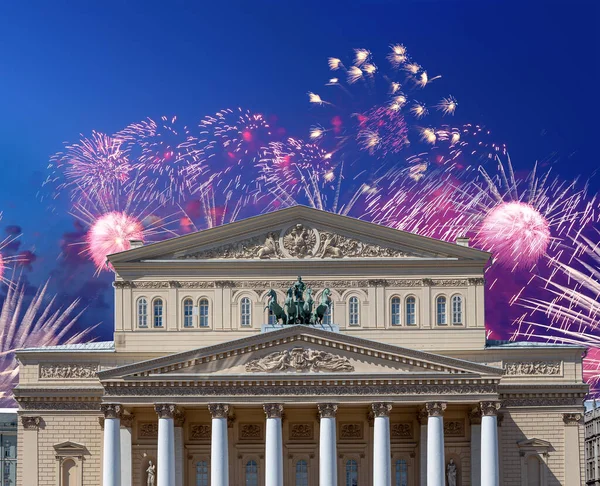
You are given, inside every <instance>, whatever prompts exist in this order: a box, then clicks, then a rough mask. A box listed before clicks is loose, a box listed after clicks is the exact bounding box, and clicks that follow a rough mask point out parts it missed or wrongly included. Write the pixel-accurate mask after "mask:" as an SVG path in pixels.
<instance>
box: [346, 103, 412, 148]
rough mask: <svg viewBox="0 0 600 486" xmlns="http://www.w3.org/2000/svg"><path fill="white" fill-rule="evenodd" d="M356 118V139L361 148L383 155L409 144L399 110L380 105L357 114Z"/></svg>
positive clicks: (406, 128)
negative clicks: (357, 127)
mask: <svg viewBox="0 0 600 486" xmlns="http://www.w3.org/2000/svg"><path fill="white" fill-rule="evenodd" d="M357 119H358V123H359V129H358V134H357V140H358V142H359V146H360V147H361V149H363V150H368V151H369V152H370V153H371V154H374V155H379V156H385V155H387V154H397V153H398V152H401V151H402V150H403V149H404V148H405V147H406V146H408V145H409V141H408V125H407V123H406V121H405V119H404V115H403V114H402V113H400V111H399V110H393V109H391V108H389V107H388V106H380V107H377V108H372V109H370V110H368V111H367V112H366V113H364V114H361V115H357Z"/></svg>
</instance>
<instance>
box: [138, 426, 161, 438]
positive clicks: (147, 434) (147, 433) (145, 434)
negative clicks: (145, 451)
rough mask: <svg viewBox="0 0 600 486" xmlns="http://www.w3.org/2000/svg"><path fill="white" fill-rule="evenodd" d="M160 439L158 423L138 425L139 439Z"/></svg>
mask: <svg viewBox="0 0 600 486" xmlns="http://www.w3.org/2000/svg"><path fill="white" fill-rule="evenodd" d="M157 437H158V422H140V423H139V424H138V438H139V439H156V438H157Z"/></svg>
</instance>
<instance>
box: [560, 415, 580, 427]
mask: <svg viewBox="0 0 600 486" xmlns="http://www.w3.org/2000/svg"><path fill="white" fill-rule="evenodd" d="M582 419H583V414H582V413H563V422H564V423H565V425H580V424H581V420H582Z"/></svg>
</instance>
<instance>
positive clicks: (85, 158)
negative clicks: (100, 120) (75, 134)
mask: <svg viewBox="0 0 600 486" xmlns="http://www.w3.org/2000/svg"><path fill="white" fill-rule="evenodd" d="M49 168H50V170H51V171H52V173H51V175H50V176H49V178H48V179H47V180H46V182H45V184H49V185H54V186H55V187H56V189H57V191H61V190H68V191H69V192H70V196H71V198H77V197H79V195H81V194H82V193H88V192H90V191H96V192H105V191H108V192H115V191H118V189H119V187H120V186H121V185H122V184H124V183H125V182H126V181H127V180H128V179H129V173H130V171H131V169H132V167H131V164H130V163H129V159H128V157H127V153H126V151H125V148H124V147H123V141H122V140H120V139H118V138H115V137H111V136H109V135H106V134H104V133H101V132H97V131H93V132H92V136H91V137H89V138H86V137H82V138H81V140H79V142H77V143H74V144H69V145H66V146H65V151H64V152H59V153H57V154H55V155H54V156H53V157H52V158H51V159H50V165H49Z"/></svg>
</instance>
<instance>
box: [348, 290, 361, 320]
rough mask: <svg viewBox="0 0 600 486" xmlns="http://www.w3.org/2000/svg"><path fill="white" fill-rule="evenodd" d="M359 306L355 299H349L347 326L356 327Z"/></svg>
mask: <svg viewBox="0 0 600 486" xmlns="http://www.w3.org/2000/svg"><path fill="white" fill-rule="evenodd" d="M358 314H359V305H358V298H357V297H350V312H349V325H350V326H358V325H359V321H358Z"/></svg>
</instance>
